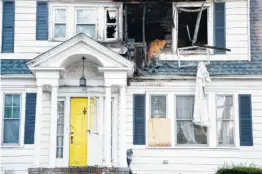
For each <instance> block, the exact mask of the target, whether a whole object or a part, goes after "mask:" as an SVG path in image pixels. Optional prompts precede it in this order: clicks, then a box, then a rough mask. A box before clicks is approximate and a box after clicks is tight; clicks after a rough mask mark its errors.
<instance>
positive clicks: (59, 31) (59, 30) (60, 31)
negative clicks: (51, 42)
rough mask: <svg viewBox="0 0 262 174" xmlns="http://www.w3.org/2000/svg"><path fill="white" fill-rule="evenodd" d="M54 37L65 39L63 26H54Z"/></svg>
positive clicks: (64, 27)
mask: <svg viewBox="0 0 262 174" xmlns="http://www.w3.org/2000/svg"><path fill="white" fill-rule="evenodd" d="M55 37H58V38H59V37H66V25H65V24H55Z"/></svg>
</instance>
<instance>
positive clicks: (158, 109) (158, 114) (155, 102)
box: [150, 95, 167, 118]
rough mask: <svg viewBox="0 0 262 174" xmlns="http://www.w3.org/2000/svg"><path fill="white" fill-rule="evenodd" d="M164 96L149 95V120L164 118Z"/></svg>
mask: <svg viewBox="0 0 262 174" xmlns="http://www.w3.org/2000/svg"><path fill="white" fill-rule="evenodd" d="M166 106H167V105H166V96H165V95H151V96H150V113H151V116H150V117H151V118H166Z"/></svg>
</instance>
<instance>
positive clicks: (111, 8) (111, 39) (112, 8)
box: [104, 7, 120, 41]
mask: <svg viewBox="0 0 262 174" xmlns="http://www.w3.org/2000/svg"><path fill="white" fill-rule="evenodd" d="M107 11H116V23H107ZM119 11H120V10H119V8H118V7H106V8H105V9H104V19H105V22H104V40H105V41H115V40H118V38H119V30H120V29H119V27H120V25H119ZM108 26H116V32H115V37H114V38H108V37H107V27H108Z"/></svg>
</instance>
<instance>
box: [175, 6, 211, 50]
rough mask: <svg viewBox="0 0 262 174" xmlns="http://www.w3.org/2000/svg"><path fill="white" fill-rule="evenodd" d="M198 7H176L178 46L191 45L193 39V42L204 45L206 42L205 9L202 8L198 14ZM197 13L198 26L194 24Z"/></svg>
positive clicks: (206, 18)
mask: <svg viewBox="0 0 262 174" xmlns="http://www.w3.org/2000/svg"><path fill="white" fill-rule="evenodd" d="M200 8H201V7H200ZM200 8H199V7H185V8H178V48H181V47H188V46H192V45H193V42H194V41H195V43H194V44H201V45H206V44H207V43H208V15H207V9H206V8H205V9H203V11H202V14H199V10H200ZM199 15H200V18H199V19H200V23H199V27H198V26H197V25H196V24H197V20H198V16H199ZM194 39H195V40H194ZM193 40H194V41H193Z"/></svg>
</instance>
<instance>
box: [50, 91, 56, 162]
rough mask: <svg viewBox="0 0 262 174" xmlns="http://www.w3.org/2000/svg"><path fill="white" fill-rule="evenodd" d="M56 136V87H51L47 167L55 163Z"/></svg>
mask: <svg viewBox="0 0 262 174" xmlns="http://www.w3.org/2000/svg"><path fill="white" fill-rule="evenodd" d="M56 134H57V86H52V91H51V114H50V133H49V136H50V139H49V167H55V163H56Z"/></svg>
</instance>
